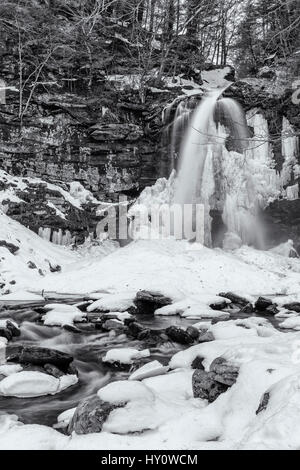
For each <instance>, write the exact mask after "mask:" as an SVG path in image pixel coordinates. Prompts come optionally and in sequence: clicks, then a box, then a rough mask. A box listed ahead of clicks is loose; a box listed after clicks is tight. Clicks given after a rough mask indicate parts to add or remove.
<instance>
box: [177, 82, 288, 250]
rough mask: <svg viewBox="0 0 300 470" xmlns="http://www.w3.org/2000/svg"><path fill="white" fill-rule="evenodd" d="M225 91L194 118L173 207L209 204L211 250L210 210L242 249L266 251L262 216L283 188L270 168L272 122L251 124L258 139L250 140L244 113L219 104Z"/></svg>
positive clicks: (259, 119) (258, 119)
mask: <svg viewBox="0 0 300 470" xmlns="http://www.w3.org/2000/svg"><path fill="white" fill-rule="evenodd" d="M223 91H224V90H216V91H213V92H210V93H209V95H208V96H207V97H206V98H205V99H203V100H202V101H201V104H200V105H199V107H198V108H197V109H196V110H195V112H194V114H193V116H192V119H191V121H190V124H189V128H188V131H187V132H186V135H185V138H184V139H183V143H182V147H181V153H180V165H179V172H178V177H177V183H176V188H175V198H174V201H175V203H177V204H181V205H183V204H193V205H195V204H196V203H198V204H199V203H202V204H204V207H205V211H204V213H205V220H204V231H205V237H204V241H205V244H206V245H208V246H210V245H211V217H210V210H211V209H215V210H218V211H221V212H222V218H223V221H224V223H225V225H226V227H227V230H228V233H233V234H235V235H237V236H238V237H239V238H240V240H241V244H242V243H244V244H247V245H254V246H256V247H258V248H263V246H264V241H263V238H264V237H263V228H262V227H261V224H260V221H259V218H258V216H257V214H258V211H259V208H260V207H262V206H263V205H264V204H265V203H266V201H267V200H268V198H270V197H273V196H275V195H276V191H277V189H278V186H279V184H278V179H277V178H276V172H275V170H274V169H272V168H271V164H270V162H271V160H272V159H271V156H272V155H271V150H270V146H269V142H268V140H269V138H268V127H267V122H266V120H265V119H264V118H263V116H261V115H260V114H257V113H254V116H252V117H251V118H250V123H249V124H250V125H251V126H252V127H253V129H254V134H255V135H254V137H253V138H250V130H249V128H248V125H247V120H246V116H245V113H244V112H243V110H242V108H241V107H240V105H239V104H238V103H237V102H235V101H234V100H232V99H229V98H220V97H221V95H222V92H223ZM257 134H258V135H257ZM226 142H227V143H228V145H229V148H230V149H231V150H229V149H227V146H226Z"/></svg>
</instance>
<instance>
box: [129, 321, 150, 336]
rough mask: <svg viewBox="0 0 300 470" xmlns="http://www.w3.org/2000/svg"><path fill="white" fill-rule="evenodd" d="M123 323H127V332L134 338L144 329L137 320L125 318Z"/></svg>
mask: <svg viewBox="0 0 300 470" xmlns="http://www.w3.org/2000/svg"><path fill="white" fill-rule="evenodd" d="M124 323H125V325H127V333H129V335H130V336H133V337H134V338H137V337H138V335H139V334H140V333H141V332H142V331H144V330H145V327H144V326H143V325H141V324H140V323H138V322H135V321H133V322H132V321H130V322H128V321H127V320H125V322H124Z"/></svg>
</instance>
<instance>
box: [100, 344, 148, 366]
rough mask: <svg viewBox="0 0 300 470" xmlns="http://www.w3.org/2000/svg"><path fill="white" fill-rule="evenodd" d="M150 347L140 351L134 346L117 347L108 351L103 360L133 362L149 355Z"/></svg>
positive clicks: (123, 362)
mask: <svg viewBox="0 0 300 470" xmlns="http://www.w3.org/2000/svg"><path fill="white" fill-rule="evenodd" d="M149 356H150V351H149V349H144V350H143V351H139V350H138V349H134V348H116V349H110V350H109V351H107V353H106V355H105V357H104V358H103V359H102V361H103V362H120V363H121V364H132V363H133V362H134V361H135V360H138V359H142V358H144V357H149Z"/></svg>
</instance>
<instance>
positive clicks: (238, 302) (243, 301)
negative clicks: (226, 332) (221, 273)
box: [219, 292, 249, 307]
mask: <svg viewBox="0 0 300 470" xmlns="http://www.w3.org/2000/svg"><path fill="white" fill-rule="evenodd" d="M219 296H220V297H224V298H225V299H229V300H231V302H232V303H233V304H235V305H239V306H242V307H244V306H245V305H247V304H248V303H249V300H247V299H245V298H244V297H240V296H239V295H236V294H234V293H233V292H221V293H220V294H219Z"/></svg>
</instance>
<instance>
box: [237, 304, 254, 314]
mask: <svg viewBox="0 0 300 470" xmlns="http://www.w3.org/2000/svg"><path fill="white" fill-rule="evenodd" d="M240 312H242V313H253V312H254V308H253V305H252V304H251V303H250V302H249V303H248V304H247V305H245V306H244V307H242V308H241V310H240Z"/></svg>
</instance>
